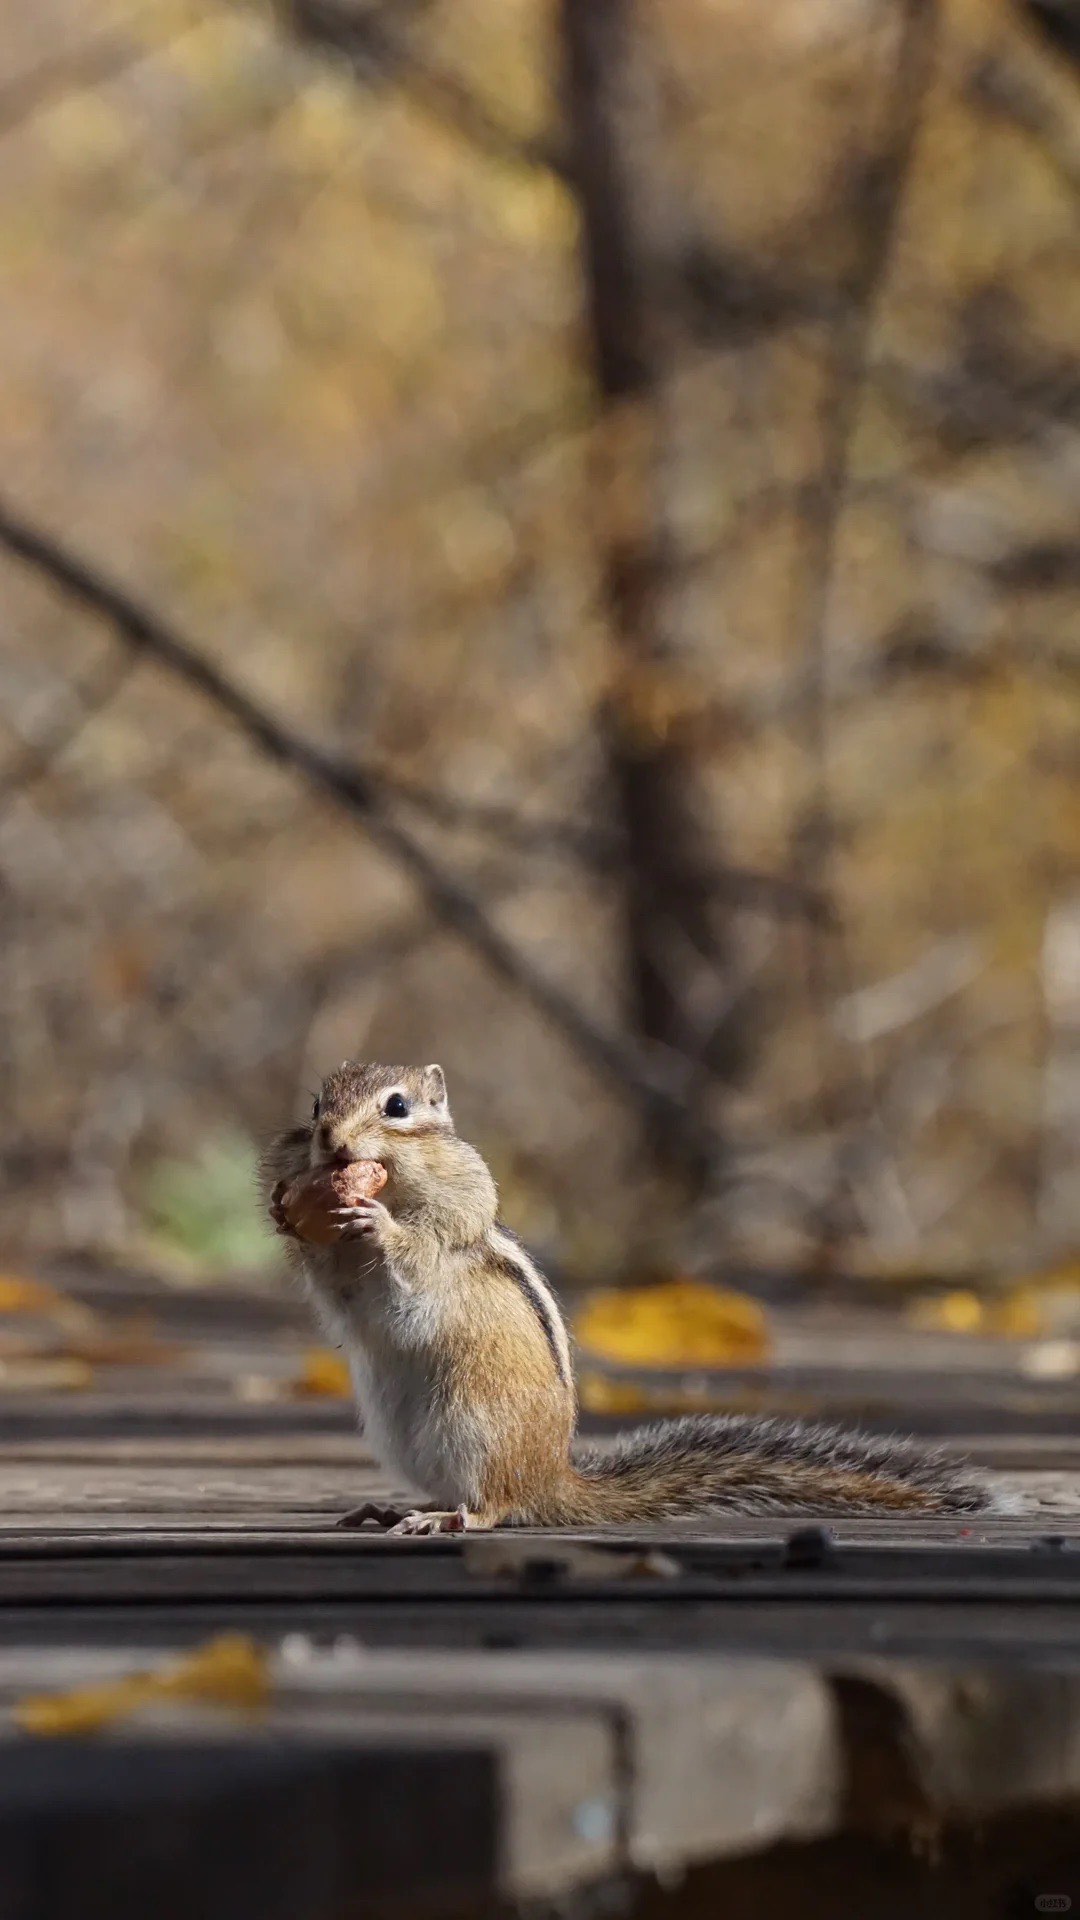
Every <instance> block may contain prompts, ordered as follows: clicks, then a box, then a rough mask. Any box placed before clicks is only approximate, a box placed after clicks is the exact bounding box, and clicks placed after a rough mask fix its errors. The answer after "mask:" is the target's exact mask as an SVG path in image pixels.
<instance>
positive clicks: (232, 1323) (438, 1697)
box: [0, 1275, 1080, 1920]
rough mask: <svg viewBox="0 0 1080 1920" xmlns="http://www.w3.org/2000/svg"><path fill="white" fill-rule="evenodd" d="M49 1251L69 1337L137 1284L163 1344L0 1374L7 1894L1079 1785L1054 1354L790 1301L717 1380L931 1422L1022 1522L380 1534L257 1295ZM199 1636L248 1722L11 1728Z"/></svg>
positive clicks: (564, 1852)
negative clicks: (91, 1270) (240, 1670)
mask: <svg viewBox="0 0 1080 1920" xmlns="http://www.w3.org/2000/svg"><path fill="white" fill-rule="evenodd" d="M63 1284H64V1286H65V1288H66V1290H67V1291H68V1292H69V1293H70V1294H72V1295H73V1296H74V1297H75V1298H77V1299H78V1300H79V1301H81V1302H82V1303H83V1304H85V1305H87V1306H89V1307H90V1308H91V1309H92V1310H93V1311H94V1312H95V1313H96V1314H97V1315H98V1333H99V1334H100V1330H101V1327H102V1326H104V1327H106V1328H108V1329H117V1328H119V1327H120V1324H121V1321H122V1318H123V1316H124V1315H126V1314H129V1313H131V1312H132V1311H135V1310H136V1309H137V1310H138V1311H140V1312H146V1311H147V1309H148V1302H149V1311H150V1314H151V1318H152V1328H151V1331H152V1335H153V1339H154V1340H155V1341H157V1342H159V1343H163V1344H164V1345H165V1346H167V1347H168V1348H169V1352H168V1355H167V1357H166V1355H165V1354H164V1353H163V1352H161V1351H159V1352H157V1353H153V1354H152V1353H151V1352H150V1350H149V1349H147V1350H146V1351H145V1352H140V1351H139V1349H138V1348H137V1346H135V1345H133V1344H132V1341H131V1339H130V1338H129V1339H128V1345H127V1347H126V1348H125V1346H124V1343H123V1341H122V1340H121V1339H120V1337H119V1334H117V1338H116V1339H115V1341H114V1342H113V1345H112V1347H111V1348H109V1347H108V1346H107V1345H106V1344H102V1343H100V1342H99V1345H100V1350H101V1352H102V1353H103V1354H106V1353H108V1352H111V1353H112V1355H113V1357H112V1358H102V1359H100V1360H99V1361H95V1362H94V1363H93V1368H92V1374H91V1376H90V1378H89V1379H88V1381H87V1382H86V1384H85V1385H84V1386H83V1387H82V1389H81V1390H78V1391H74V1390H73V1391H68V1392H66V1393H59V1392H45V1391H41V1392H38V1391H35V1390H34V1386H33V1378H32V1369H31V1377H30V1380H29V1383H28V1384H25V1385H23V1386H22V1388H21V1390H18V1391H16V1390H14V1389H13V1388H12V1387H9V1388H8V1390H7V1391H4V1390H3V1385H2V1379H0V1438H2V1442H3V1454H2V1466H0V1624H2V1632H0V1726H2V1728H3V1730H4V1739H3V1741H2V1742H0V1914H2V1916H3V1920H30V1916H31V1915H33V1916H34V1917H35V1920H43V1917H44V1916H47V1920H53V1916H54V1915H55V1916H56V1920H66V1916H67V1915H68V1913H69V1912H70V1913H71V1914H75V1913H76V1912H78V1913H80V1914H86V1913H96V1912H97V1911H99V1909H98V1908H97V1907H93V1906H89V1905H87V1904H86V1889H87V1886H88V1885H91V1884H92V1885H97V1886H99V1887H106V1888H107V1889H108V1902H107V1904H105V1905H102V1906H101V1907H100V1911H101V1912H102V1914H107V1915H108V1920H127V1916H128V1914H129V1913H130V1914H131V1915H134V1914H135V1913H136V1912H138V1913H139V1914H140V1916H141V1920H145V1915H146V1913H147V1912H148V1911H152V1912H153V1914H154V1920H171V1916H172V1915H173V1914H174V1913H175V1914H176V1916H177V1920H180V1915H181V1914H183V1915H184V1916H185V1920H189V1917H190V1916H191V1915H192V1914H194V1913H196V1912H197V1913H198V1914H199V1916H200V1920H217V1916H218V1915H219V1914H220V1915H221V1920H226V1916H227V1920H277V1916H278V1914H279V1913H280V1914H281V1916H282V1920H285V1916H286V1915H288V1920H308V1917H309V1916H310V1920H344V1917H345V1916H347V1915H352V1914H354V1913H360V1912H364V1913H367V1912H379V1911H382V1910H386V1911H388V1912H394V1911H400V1912H416V1911H425V1912H432V1913H440V1912H441V1913H447V1914H451V1913H458V1912H462V1911H481V1910H486V1909H487V1907H489V1906H491V1905H492V1904H493V1903H496V1904H497V1903H498V1902H500V1901H506V1900H510V1901H522V1900H532V1899H542V1900H556V1901H565V1900H566V1899H568V1898H569V1897H571V1896H572V1895H573V1896H575V1897H576V1896H577V1895H579V1894H580V1893H581V1890H582V1889H596V1888H603V1887H608V1888H610V1887H612V1886H614V1885H616V1884H619V1883H622V1882H623V1881H624V1880H625V1878H626V1876H627V1875H630V1876H638V1875H651V1874H660V1875H661V1876H662V1877H663V1881H664V1884H667V1883H669V1882H671V1881H672V1877H673V1876H678V1875H681V1874H682V1873H684V1872H685V1871H686V1870H687V1869H691V1868H695V1867H697V1868H699V1869H704V1867H705V1863H713V1867H715V1863H717V1862H723V1861H737V1860H745V1859H758V1858H759V1857H760V1858H765V1857H766V1856H770V1850H775V1849H776V1848H778V1847H788V1848H792V1847H794V1848H799V1847H815V1846H816V1847H821V1846H826V1845H832V1844H834V1842H835V1840H836V1836H838V1835H842V1834H849V1833H852V1832H857V1833H863V1834H867V1833H870V1834H878V1835H880V1834H884V1833H890V1834H895V1833H896V1832H897V1831H902V1832H903V1833H904V1834H906V1835H907V1836H908V1837H909V1838H910V1837H911V1836H913V1835H915V1834H917V1833H918V1834H922V1835H925V1834H926V1833H928V1832H930V1831H932V1830H933V1831H937V1832H939V1834H944V1833H946V1831H951V1829H952V1827H953V1826H955V1825H956V1823H958V1822H959V1823H964V1822H967V1823H978V1824H979V1825H980V1826H981V1828H983V1829H985V1830H990V1829H991V1828H993V1825H994V1823H995V1822H1000V1821H1002V1820H1007V1819H1009V1818H1011V1817H1014V1816H1018V1815H1019V1814H1020V1813H1021V1812H1030V1811H1031V1810H1032V1809H1035V1810H1047V1809H1055V1810H1057V1811H1058V1812H1059V1813H1060V1810H1061V1808H1063V1807H1068V1806H1070V1805H1073V1804H1074V1803H1075V1804H1080V1798H1078V1797H1080V1437H1078V1436H1077V1432H1076V1424H1075V1414H1076V1399H1077V1394H1076V1384H1075V1382H1048V1383H1046V1384H1042V1383H1035V1382H1033V1381H1031V1380H1030V1379H1027V1378H1025V1376H1024V1375H1023V1374H1022V1373H1021V1372H1020V1371H1019V1369H1018V1366H1017V1354H1016V1352H1015V1351H1014V1350H1012V1349H1011V1348H1009V1347H1008V1346H1007V1345H1006V1344H1004V1343H992V1344H991V1343H975V1342H970V1343H968V1342H955V1341H953V1342H950V1341H948V1340H947V1339H946V1340H944V1341H943V1340H942V1338H941V1337H940V1336H917V1335H909V1334H903V1335H901V1334H898V1333H896V1332H895V1330H891V1331H890V1332H889V1333H888V1334H886V1332H885V1331H884V1329H883V1323H882V1322H881V1321H880V1320H875V1318H874V1316H873V1315H867V1316H864V1317H863V1318H861V1319H860V1318H859V1316H858V1315H855V1316H851V1315H849V1316H848V1317H847V1318H846V1320H845V1321H844V1323H843V1326H842V1327H840V1326H832V1325H830V1324H829V1323H828V1322H827V1321H826V1322H824V1323H822V1321H821V1319H820V1317H819V1318H818V1319H817V1320H813V1319H804V1320H803V1321H802V1322H800V1321H798V1320H797V1319H796V1318H794V1317H792V1318H791V1319H790V1320H788V1321H785V1324H784V1329H783V1333H782V1338H781V1348H780V1353H779V1356H778V1359H777V1363H776V1364H775V1365H774V1366H773V1367H771V1368H769V1369H767V1370H762V1371H758V1372H755V1373H753V1374H749V1373H744V1374H741V1375H738V1376H730V1377H728V1378H726V1379H722V1380H720V1379H718V1380H716V1381H715V1382H713V1383H712V1384H713V1391H714V1392H715V1393H716V1395H717V1396H718V1398H719V1397H722V1398H723V1399H725V1400H726V1401H727V1402H728V1403H730V1404H738V1405H747V1404H754V1405H757V1406H761V1407H763V1408H776V1409H777V1410H785V1411H790V1410H795V1409H798V1410H802V1411H810V1410H813V1411H817V1412H820V1413H824V1414H836V1415H839V1416H848V1417H861V1418H862V1419H863V1420H864V1421H868V1422H871V1423H872V1424H874V1425H877V1426H895V1427H899V1428H909V1429H917V1430H921V1431H924V1432H926V1433H934V1434H947V1435H949V1436H950V1438H954V1439H955V1440H956V1442H957V1444H960V1445H962V1446H963V1447H964V1449H965V1451H967V1452H968V1453H969V1454H970V1455H971V1456H972V1457H973V1458H974V1459H975V1460H976V1461H977V1463H978V1464H979V1465H980V1467H983V1468H985V1469H987V1470H988V1471H992V1472H994V1473H995V1474H996V1475H997V1476H998V1477H1000V1478H1001V1479H1002V1480H1003V1481H1004V1482H1006V1483H1007V1484H1008V1485H1009V1486H1010V1488H1011V1489H1012V1491H1013V1492H1014V1493H1015V1494H1016V1495H1017V1497H1018V1499H1019V1500H1020V1501H1021V1502H1022V1504H1023V1509H1024V1510H1023V1511H1022V1512H1021V1513H1020V1514H1018V1515H1017V1516H1016V1517H1011V1518H1007V1519H1004V1518H1003V1519H992V1520H978V1521H977V1522H972V1523H968V1524H964V1523H962V1522H957V1521H936V1522H920V1523H915V1522H912V1521H907V1522H903V1523H901V1522H891V1523H890V1522H885V1521H872V1522H847V1523H842V1524H837V1525H835V1526H830V1527H829V1528H828V1529H821V1528H814V1527H808V1526H807V1525H806V1524H805V1523H804V1522H794V1521H793V1522H791V1523H790V1524H786V1523H784V1522H783V1521H780V1522H776V1523H774V1522H772V1521H770V1522H769V1523H768V1524H765V1523H763V1522H761V1521H758V1520H755V1521H751V1520H724V1521H716V1522H714V1523H710V1524H709V1525H708V1526H697V1525H695V1526H686V1527H681V1528H673V1527H669V1528H665V1529H663V1530H651V1531H648V1532H642V1533H639V1534H638V1535H633V1536H631V1535H626V1534H621V1535H620V1534H607V1535H604V1536H598V1535H597V1536H591V1537H589V1536H584V1535H582V1536H563V1535H560V1536H557V1537H556V1536H550V1535H532V1534H527V1533H515V1534H497V1535H487V1536H475V1537H469V1538H466V1539H465V1540H464V1541H461V1542H458V1541H455V1540H450V1539H437V1540H434V1541H423V1540H421V1541H393V1540H386V1539H383V1538H380V1537H378V1536H375V1535H367V1534H364V1535H357V1534H347V1533H341V1532H337V1531H335V1530H334V1526H333V1521H334V1519H335V1516H336V1515H337V1514H338V1513H340V1512H341V1511H343V1510H344V1509H345V1508H347V1507H348V1506H350V1505H353V1504H355V1503H356V1501H357V1500H359V1499H363V1498H366V1497H371V1498H387V1499H389V1498H392V1497H393V1496H394V1495H395V1494H396V1493H398V1492H399V1490H398V1489H395V1488H394V1487H392V1486H391V1485H389V1484H388V1483H386V1482H385V1481H384V1480H383V1479H382V1477H381V1476H380V1474H379V1472H378V1470H377V1468H376V1467H375V1466H374V1464H373V1463H372V1462H371V1461H370V1460H369V1459H367V1457H366V1456H365V1455H364V1452H363V1448H362V1444H361V1442H360V1441H359V1439H358V1438H357V1436H356V1435H355V1433H354V1432H353V1429H352V1420H351V1414H350V1410H349V1408H348V1407H347V1405H345V1404H344V1403H343V1402H340V1401H336V1400H332V1399H318V1398H303V1397H297V1396H296V1395H295V1394H294V1393H293V1392H292V1391H291V1388H290V1383H291V1382H293V1381H294V1380H295V1379H296V1377H297V1375H298V1373H299V1372H300V1370H301V1367H302V1360H303V1352H304V1349H305V1347H306V1346H307V1345H308V1344H309V1343H310V1340H311V1334H310V1330H309V1328H308V1327H307V1325H306V1323H305V1321H304V1320H303V1318H302V1316H298V1315H297V1313H296V1312H295V1311H294V1310H293V1308H292V1307H291V1306H290V1305H288V1303H285V1302H278V1301H275V1300H274V1299H272V1298H265V1299H263V1298H253V1297H244V1296H242V1295H239V1294H236V1293H230V1292H227V1291H224V1290H222V1291H220V1292H213V1291H208V1292H202V1291H184V1292H175V1291H168V1292H162V1293H160V1294H148V1293H147V1290H146V1289H145V1288H144V1287H142V1286H140V1285H138V1284H136V1283H135V1282H127V1281H122V1280H119V1279H117V1278H115V1277H112V1276H100V1275H74V1276H72V1275H65V1276H63ZM144 1344H145V1342H144ZM226 1631H228V1632H236V1631H240V1632H243V1633H247V1634H250V1635H253V1636H254V1637H255V1639H256V1640H257V1641H258V1642H259V1644H260V1645H262V1646H263V1647H265V1649H266V1652H267V1659H268V1663H269V1677H270V1692H269V1700H268V1703H267V1705H266V1706H265V1708H264V1709H263V1710H262V1712H261V1713H260V1714H259V1716H258V1717H257V1718H256V1719H252V1718H250V1717H245V1716H243V1715H241V1714H238V1713H235V1712H226V1711H224V1710H221V1709H216V1708H212V1707H207V1706H205V1705H198V1704H192V1703H189V1704H187V1705H184V1706H179V1707H178V1706H177V1705H176V1704H172V1705H170V1706H169V1707H168V1708H166V1707H164V1706H161V1705H158V1706H155V1707H153V1708H152V1709H151V1708H143V1709H142V1710H141V1711H140V1712H139V1713H138V1714H137V1715H136V1716H134V1717H133V1718H128V1719H127V1720H125V1721H124V1722H123V1723H119V1724H118V1725H117V1726H116V1727H114V1728H113V1729H111V1730H110V1731H109V1732H108V1733H107V1734H105V1735H104V1736H102V1737H100V1738H99V1739H98V1740H97V1741H96V1742H89V1743H88V1742H82V1741H69V1742H44V1741H41V1740H33V1739H31V1738H29V1737H28V1736H27V1735H25V1734H23V1733H21V1732H20V1731H19V1728H18V1726H17V1724H16V1718H15V1712H14V1709H15V1707H16V1705H17V1703H18V1701H19V1700H21V1699H23V1698H24V1697H25V1696H26V1695H27V1694H36V1693H42V1692H45V1693H48V1692H54V1691H61V1690H63V1689H65V1688H68V1687H72V1686H82V1685H85V1684H87V1683H89V1682H93V1681H97V1680H101V1679H106V1678H108V1677H110V1676H116V1675H119V1674H123V1673H127V1672H130V1671H132V1670H133V1669H138V1668H147V1667H149V1666H153V1665H154V1664H156V1663H158V1662H160V1661H162V1660H166V1659H168V1658H169V1657H171V1656H176V1655H177V1654H178V1653H179V1652H180V1651H181V1650H183V1649H189V1648H192V1647H194V1646H197V1645H199V1644H201V1643H203V1642H204V1641H206V1640H207V1639H208V1638H209V1637H211V1636H213V1635H216V1634H220V1633H222V1632H226ZM88 1813H90V1814H92V1816H93V1817H92V1819H91V1820H89V1821H88V1818H87V1815H88ZM136 1814H138V1816H139V1817H138V1818H134V1817H133V1816H135V1815H136ZM1077 1831H1078V1832H1080V1826H1078V1828H1077ZM16 1833H18V1834H19V1835H21V1836H22V1837H21V1838H20V1839H18V1841H16V1840H15V1839H13V1837H12V1836H13V1835H14V1834H16ZM133 1833H137V1834H138V1836H139V1840H138V1845H136V1846H134V1847H133V1846H132V1844H131V1843H132V1835H133ZM178 1833H182V1835H183V1836H184V1837H183V1845H182V1846H181V1847H180V1855H182V1859H180V1858H179V1856H178V1846H179V1842H178V1839H177V1835H178ZM28 1835H29V1836H30V1837H27V1836H28ZM35 1835H36V1836H37V1838H36V1839H35V1838H34V1836H35ZM1077 1852H1078V1856H1080V1844H1078V1848H1077ZM13 1860H14V1861H15V1862H16V1866H14V1867H12V1866H11V1864H10V1863H11V1861H13ZM211 1862H213V1863H214V1864H213V1865H211ZM46 1863H47V1864H46ZM710 1870H713V1869H710ZM5 1873H7V1874H8V1879H7V1880H5V1877H4V1876H5ZM43 1875H44V1877H45V1878H44V1880H43V1879H42V1876H43ZM20 1876H21V1877H20ZM46 1881H47V1884H48V1889H49V1898H48V1902H47V1903H46V1904H42V1897H41V1896H40V1888H41V1885H43V1884H45V1882H46ZM150 1885H152V1886H153V1887H154V1888H155V1893H154V1898H153V1904H152V1907H151V1908H150V1909H148V1907H147V1888H148V1886H150ZM35 1887H36V1888H37V1889H38V1892H37V1893H35V1892H34V1891H33V1889H34V1888H35ZM358 1889H359V1890H360V1892H359V1893H358ZM1043 1890H1044V1891H1045V1892H1047V1893H1062V1892H1064V1891H1066V1890H1067V1889H1066V1888H1065V1887H1064V1886H1056V1885H1055V1886H1047V1887H1046V1888H1045V1889H1043ZM1069 1891H1070V1893H1071V1897H1072V1898H1073V1899H1074V1904H1075V1905H1076V1906H1077V1907H1078V1908H1080V1886H1077V1887H1075V1888H1072V1889H1069ZM361 1896H362V1897H361ZM718 1897H719V1896H718ZM102 1898H103V1899H104V1894H103V1895H102ZM672 1898H674V1896H672ZM80 1899H81V1901H82V1904H81V1905H80V1904H79V1901H80ZM35 1900H37V1902H38V1903H37V1904H34V1901H35ZM731 1910H732V1911H734V1908H732V1909H731ZM789 1910H790V1911H798V1910H799V1909H796V1908H794V1907H789ZM866 1910H867V1912H869V1911H871V1909H870V1908H869V1907H868V1908H867V1909H866ZM973 1911H974V1910H973Z"/></svg>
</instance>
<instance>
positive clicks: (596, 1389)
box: [578, 1373, 654, 1413]
mask: <svg viewBox="0 0 1080 1920" xmlns="http://www.w3.org/2000/svg"><path fill="white" fill-rule="evenodd" d="M578 1399H579V1400H580V1401H581V1404H582V1406H583V1407H584V1408H585V1410H586V1412H587V1413H651V1412H652V1411H653V1410H654V1401H653V1397H652V1395H651V1394H649V1393H648V1392H646V1391H645V1389H644V1388H642V1387H637V1386H634V1385H632V1383H631V1382H630V1381H629V1380H609V1379H608V1377H607V1375H606V1374H603V1373H583V1374H582V1375H581V1377H580V1379H579V1380H578Z"/></svg>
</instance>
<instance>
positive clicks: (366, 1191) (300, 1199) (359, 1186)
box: [281, 1160, 386, 1247]
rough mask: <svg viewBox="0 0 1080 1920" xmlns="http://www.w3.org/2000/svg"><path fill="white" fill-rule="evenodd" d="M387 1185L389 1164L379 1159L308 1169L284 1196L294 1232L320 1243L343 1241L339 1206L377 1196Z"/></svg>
mask: <svg viewBox="0 0 1080 1920" xmlns="http://www.w3.org/2000/svg"><path fill="white" fill-rule="evenodd" d="M385 1185H386V1168H385V1167H384V1166H382V1165H381V1164H380V1163H379V1161H378V1160H351V1161H350V1162H349V1164H348V1166H346V1167H330V1168H327V1169H325V1170H324V1171H322V1172H318V1173H305V1174H303V1175H302V1176H301V1178H300V1179H299V1180H294V1181H293V1184H292V1186H291V1187H289V1188H288V1189H287V1190H286V1192H285V1193H283V1194H282V1196H281V1206H282V1210H283V1212H284V1214H285V1217H286V1219H287V1220H288V1222H289V1225H290V1226H291V1228H292V1230H293V1232H294V1233H296V1234H298V1235H299V1237H300V1239H301V1240H308V1241H310V1242H311V1243H312V1245H313V1246H316V1247H336V1246H338V1245H340V1243H341V1234H340V1231H339V1229H338V1223H337V1222H336V1221H335V1220H333V1219H331V1217H330V1216H331V1213H332V1212H333V1210H334V1208H336V1207H354V1206H355V1205H356V1203H357V1201H358V1200H374V1198H375V1196H376V1194H379V1193H381V1192H382V1189H383V1188H384V1187H385Z"/></svg>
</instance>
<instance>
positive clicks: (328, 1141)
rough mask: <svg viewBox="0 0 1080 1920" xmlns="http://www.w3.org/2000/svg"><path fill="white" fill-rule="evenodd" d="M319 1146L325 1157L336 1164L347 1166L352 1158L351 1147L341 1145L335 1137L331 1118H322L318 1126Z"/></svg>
mask: <svg viewBox="0 0 1080 1920" xmlns="http://www.w3.org/2000/svg"><path fill="white" fill-rule="evenodd" d="M319 1146H320V1148H321V1149H322V1152H323V1153H324V1155H325V1156H326V1158H327V1159H328V1160H332V1161H333V1162H334V1164H335V1165H336V1166H339V1167H347V1166H348V1164H349V1162H350V1160H352V1159H353V1158H354V1155H353V1152H352V1149H351V1148H350V1147H346V1146H343V1145H342V1143H341V1141H340V1140H338V1139H337V1138H336V1135H335V1129H334V1123H333V1121H332V1120H324V1121H323V1123H322V1125H321V1126H320V1128H319Z"/></svg>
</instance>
